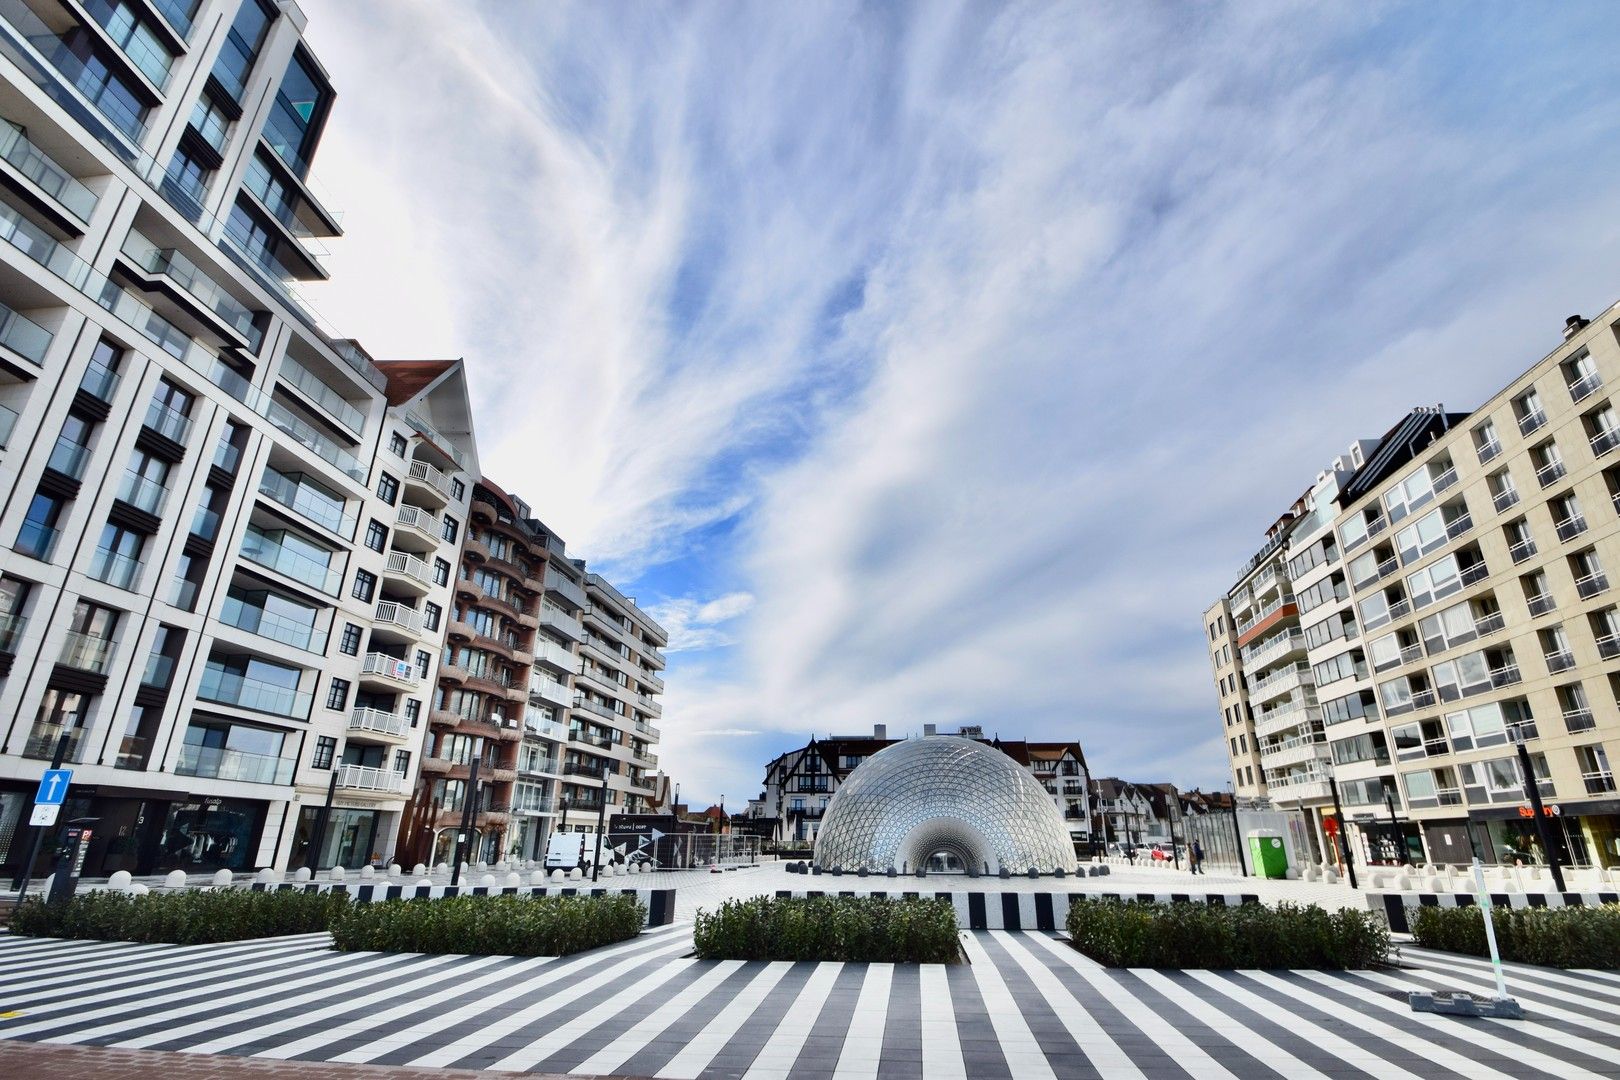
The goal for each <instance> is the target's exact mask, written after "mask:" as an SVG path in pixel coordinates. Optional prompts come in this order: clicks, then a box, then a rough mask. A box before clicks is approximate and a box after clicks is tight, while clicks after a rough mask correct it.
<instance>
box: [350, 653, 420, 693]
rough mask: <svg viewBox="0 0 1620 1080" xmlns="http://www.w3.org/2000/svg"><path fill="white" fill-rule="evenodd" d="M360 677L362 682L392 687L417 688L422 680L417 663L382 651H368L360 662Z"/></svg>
mask: <svg viewBox="0 0 1620 1080" xmlns="http://www.w3.org/2000/svg"><path fill="white" fill-rule="evenodd" d="M360 677H361V681H362V682H365V681H370V682H374V683H380V684H381V685H383V686H387V687H388V688H390V689H399V688H404V689H406V690H415V689H416V688H417V686H418V685H420V683H421V681H422V679H421V676H420V675H419V674H418V673H417V670H416V665H415V664H412V663H411V662H410V661H409V660H401V659H399V658H398V657H394V656H389V655H388V654H387V653H382V652H369V653H366V658H365V659H364V660H363V661H361V663H360Z"/></svg>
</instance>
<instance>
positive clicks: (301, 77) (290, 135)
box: [264, 53, 332, 177]
mask: <svg viewBox="0 0 1620 1080" xmlns="http://www.w3.org/2000/svg"><path fill="white" fill-rule="evenodd" d="M331 98H332V92H331V90H330V88H328V87H327V85H326V81H325V80H324V79H323V78H321V75H320V73H319V72H318V71H317V70H316V69H315V65H314V63H313V61H311V60H310V59H309V58H308V57H306V56H304V55H302V53H299V54H295V55H294V56H293V58H292V61H291V62H290V63H288V65H287V73H286V74H285V75H284V76H282V79H281V89H279V90H278V91H276V101H275V104H274V105H273V106H272V107H271V109H270V116H269V117H268V118H267V119H266V120H265V123H264V138H265V141H266V142H268V143H269V144H270V147H271V149H273V150H275V152H276V154H277V155H278V156H279V157H280V158H281V160H282V161H284V162H286V164H287V167H288V168H289V169H291V170H292V171H293V172H294V173H296V174H298V175H299V176H300V177H302V176H305V175H306V174H307V173H308V172H309V160H310V158H311V157H313V156H314V153H315V147H316V145H317V144H318V143H319V142H320V139H321V128H322V127H323V126H324V125H325V123H326V111H327V108H328V107H329V105H330V104H331Z"/></svg>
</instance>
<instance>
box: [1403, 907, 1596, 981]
mask: <svg viewBox="0 0 1620 1080" xmlns="http://www.w3.org/2000/svg"><path fill="white" fill-rule="evenodd" d="M1407 921H1408V924H1409V925H1410V926H1411V927H1412V941H1413V943H1414V944H1416V945H1421V946H1423V947H1424V948H1428V949H1443V950H1445V951H1446V952H1456V953H1466V954H1468V955H1470V956H1489V955H1490V952H1489V950H1488V948H1487V947H1486V943H1485V920H1484V918H1483V917H1482V913H1481V910H1480V909H1479V908H1477V907H1458V908H1443V907H1415V908H1410V909H1408V911H1407ZM1491 924H1492V926H1493V927H1494V928H1495V930H1496V947H1497V949H1498V951H1500V952H1501V954H1502V959H1504V960H1516V961H1518V962H1519V963H1523V964H1540V965H1542V966H1544V967H1562V968H1604V969H1609V970H1614V969H1620V904H1604V905H1602V906H1600V907H1561V908H1545V907H1527V908H1500V907H1493V908H1491Z"/></svg>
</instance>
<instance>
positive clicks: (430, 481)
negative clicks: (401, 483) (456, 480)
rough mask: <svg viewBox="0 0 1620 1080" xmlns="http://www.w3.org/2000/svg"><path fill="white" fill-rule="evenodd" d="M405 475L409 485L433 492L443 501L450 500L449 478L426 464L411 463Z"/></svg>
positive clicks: (423, 462)
mask: <svg viewBox="0 0 1620 1080" xmlns="http://www.w3.org/2000/svg"><path fill="white" fill-rule="evenodd" d="M405 475H406V477H407V478H408V479H409V480H410V481H411V483H413V484H420V485H422V486H423V487H426V488H428V489H429V490H431V491H435V492H437V493H438V494H439V496H440V497H441V498H443V499H445V500H448V499H449V498H450V478H449V477H448V476H446V475H444V473H443V472H441V471H439V470H438V469H437V468H435V467H434V466H432V465H429V464H428V463H427V462H425V461H413V462H411V464H410V468H409V470H407V472H406V474H405Z"/></svg>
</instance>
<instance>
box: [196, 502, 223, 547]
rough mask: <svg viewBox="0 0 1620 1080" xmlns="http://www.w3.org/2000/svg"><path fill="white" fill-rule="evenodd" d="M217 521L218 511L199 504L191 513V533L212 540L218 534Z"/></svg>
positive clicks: (218, 519) (201, 538)
mask: <svg viewBox="0 0 1620 1080" xmlns="http://www.w3.org/2000/svg"><path fill="white" fill-rule="evenodd" d="M219 522H220V517H219V511H217V510H210V509H209V508H208V507H206V506H199V507H197V512H196V513H194V514H192V515H191V535H192V536H195V537H197V538H198V539H199V540H207V541H209V542H212V541H213V540H214V538H215V537H217V536H218V535H219Z"/></svg>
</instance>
